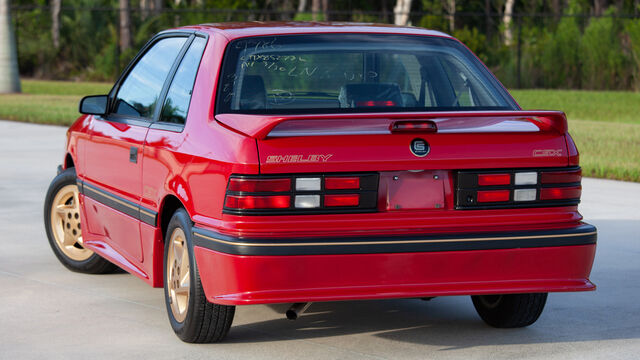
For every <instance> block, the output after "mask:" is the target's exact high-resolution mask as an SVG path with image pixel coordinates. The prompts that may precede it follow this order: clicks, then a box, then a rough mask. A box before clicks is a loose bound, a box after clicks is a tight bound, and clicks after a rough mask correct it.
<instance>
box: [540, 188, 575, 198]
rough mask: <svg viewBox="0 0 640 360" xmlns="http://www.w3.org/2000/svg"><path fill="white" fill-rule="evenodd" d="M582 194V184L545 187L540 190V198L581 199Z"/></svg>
mask: <svg viewBox="0 0 640 360" xmlns="http://www.w3.org/2000/svg"><path fill="white" fill-rule="evenodd" d="M580 195H582V186H570V187H563V188H545V189H541V190H540V200H562V199H579V198H580Z"/></svg>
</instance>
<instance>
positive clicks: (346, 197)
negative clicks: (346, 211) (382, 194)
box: [324, 194, 360, 206]
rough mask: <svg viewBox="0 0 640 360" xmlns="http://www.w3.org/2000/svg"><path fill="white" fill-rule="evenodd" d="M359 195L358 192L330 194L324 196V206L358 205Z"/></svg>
mask: <svg viewBox="0 0 640 360" xmlns="http://www.w3.org/2000/svg"><path fill="white" fill-rule="evenodd" d="M358 205H360V195H358V194H332V195H325V196H324V206H358Z"/></svg>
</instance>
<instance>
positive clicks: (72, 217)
mask: <svg viewBox="0 0 640 360" xmlns="http://www.w3.org/2000/svg"><path fill="white" fill-rule="evenodd" d="M80 220H81V219H80V203H79V200H78V186H77V185H76V171H75V169H74V168H68V169H66V170H64V171H62V172H61V173H60V174H58V176H56V177H55V178H54V179H53V181H51V185H49V190H48V191H47V196H46V197H45V201H44V225H45V230H46V232H47V237H48V238H49V245H51V249H52V250H53V253H54V254H55V255H56V257H57V258H58V260H60V262H61V263H62V264H63V265H64V266H66V267H67V268H68V269H70V270H72V271H77V272H83V273H88V274H104V273H109V272H112V271H114V270H116V269H117V267H116V266H115V265H113V264H112V263H110V262H109V261H107V260H105V259H104V258H102V257H100V255H98V254H96V253H94V252H93V251H91V250H89V249H86V248H85V247H84V246H83V243H82V222H81V221H80Z"/></svg>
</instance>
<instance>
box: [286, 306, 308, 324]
mask: <svg viewBox="0 0 640 360" xmlns="http://www.w3.org/2000/svg"><path fill="white" fill-rule="evenodd" d="M310 305H311V303H310V302H306V303H295V304H293V305H291V307H290V308H289V310H287V312H286V315H287V319H289V320H296V319H297V318H299V317H300V315H302V313H303V312H304V311H305V310H307V309H308V308H309V306H310Z"/></svg>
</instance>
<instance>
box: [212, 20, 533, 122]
mask: <svg viewBox="0 0 640 360" xmlns="http://www.w3.org/2000/svg"><path fill="white" fill-rule="evenodd" d="M323 35H324V36H336V35H337V36H340V35H343V36H347V35H349V36H376V37H404V38H407V39H411V38H423V39H424V38H429V39H433V40H434V41H438V42H442V43H445V42H446V43H447V44H448V45H449V46H452V47H456V48H458V50H461V51H463V52H465V56H467V57H468V58H470V59H471V61H472V62H474V63H475V64H476V65H477V70H479V72H481V73H482V75H483V76H484V77H485V79H486V80H487V82H489V83H490V86H491V88H492V89H493V90H494V91H495V92H496V93H497V94H498V95H499V96H500V99H501V100H503V101H504V102H505V103H506V105H505V106H450V107H449V106H447V107H445V106H437V107H416V108H410V107H378V106H375V107H370V108H363V107H359V108H326V107H322V108H291V109H281V108H265V109H238V110H234V109H231V108H230V106H228V105H227V104H224V102H223V101H222V94H223V90H222V89H223V85H224V81H223V77H224V76H225V74H226V71H227V67H228V66H229V63H230V62H231V63H233V64H234V65H235V64H237V61H238V59H237V58H234V59H231V58H232V57H231V56H229V53H230V52H231V51H232V50H233V49H232V48H233V45H234V44H236V43H237V42H238V41H243V40H245V41H246V40H251V39H264V38H277V37H289V38H290V37H318V36H323ZM407 53H411V52H410V51H407ZM216 90H217V91H216V99H215V110H214V114H215V115H217V114H225V113H228V114H255V115H301V114H336V113H345V114H356V113H375V112H380V113H398V112H446V111H501V110H520V107H519V106H518V104H517V103H516V102H515V100H514V99H513V97H512V96H511V95H510V94H509V93H508V91H507V90H506V89H505V88H504V86H503V85H502V84H501V83H500V82H499V81H498V80H497V79H496V78H495V76H494V75H493V74H492V73H491V72H490V71H489V69H488V68H487V67H486V66H485V65H484V64H483V63H482V62H481V61H480V60H479V59H478V58H477V57H476V56H475V55H474V54H473V53H472V52H471V51H469V50H468V49H467V48H466V47H465V46H464V45H463V44H461V43H460V42H459V41H457V40H456V39H453V38H448V37H442V36H434V35H425V34H412V35H407V34H388V33H360V32H344V33H326V34H325V33H319V34H318V33H303V34H283V35H260V36H247V37H240V38H236V39H233V40H231V41H229V43H228V44H227V45H226V47H225V50H224V57H223V59H222V62H221V66H220V69H219V74H218V84H217V86H216Z"/></svg>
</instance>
